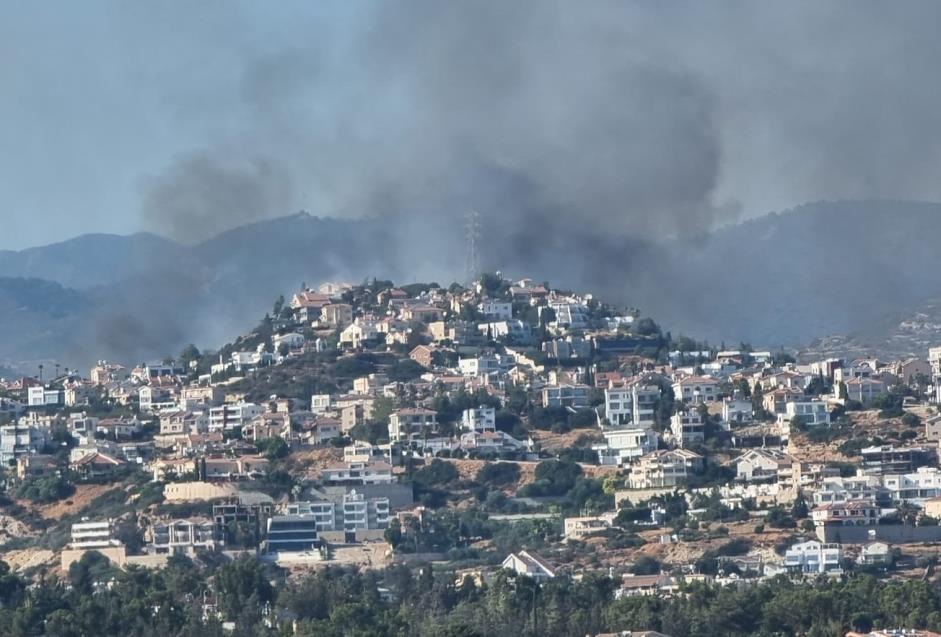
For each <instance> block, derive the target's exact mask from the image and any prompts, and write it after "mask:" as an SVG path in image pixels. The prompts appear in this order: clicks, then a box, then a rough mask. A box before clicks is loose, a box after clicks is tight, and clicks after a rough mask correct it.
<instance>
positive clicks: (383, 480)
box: [320, 460, 395, 486]
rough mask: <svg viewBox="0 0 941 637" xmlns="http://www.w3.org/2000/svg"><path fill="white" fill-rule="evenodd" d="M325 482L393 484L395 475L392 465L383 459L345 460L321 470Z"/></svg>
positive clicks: (321, 477) (321, 478)
mask: <svg viewBox="0 0 941 637" xmlns="http://www.w3.org/2000/svg"><path fill="white" fill-rule="evenodd" d="M320 480H321V481H322V482H323V483H324V484H339V485H354V486H355V485H365V484H393V483H394V482H395V476H394V475H393V473H392V465H390V464H389V463H387V462H384V461H382V460H368V461H365V462H344V463H340V464H335V465H332V466H329V467H327V468H326V469H324V470H323V471H321V472H320Z"/></svg>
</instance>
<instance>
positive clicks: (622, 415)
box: [604, 383, 660, 428]
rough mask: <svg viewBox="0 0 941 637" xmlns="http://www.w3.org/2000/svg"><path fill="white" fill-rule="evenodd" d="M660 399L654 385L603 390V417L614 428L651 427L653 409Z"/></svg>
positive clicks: (626, 386)
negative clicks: (629, 426) (628, 426)
mask: <svg viewBox="0 0 941 637" xmlns="http://www.w3.org/2000/svg"><path fill="white" fill-rule="evenodd" d="M659 399H660V388H659V387H657V386H656V385H641V384H638V383H631V384H629V385H621V386H615V387H608V388H607V389H605V390H604V408H605V417H606V418H607V420H608V423H610V424H611V425H614V426H624V425H633V426H634V427H641V428H648V427H653V425H654V422H655V408H656V405H657V400H659Z"/></svg>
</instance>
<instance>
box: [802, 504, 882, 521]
mask: <svg viewBox="0 0 941 637" xmlns="http://www.w3.org/2000/svg"><path fill="white" fill-rule="evenodd" d="M810 517H811V519H813V521H814V525H816V526H818V527H821V526H874V525H876V524H879V518H880V517H881V509H880V508H879V506H877V505H876V504H875V503H874V502H873V501H871V500H850V501H848V502H831V503H829V504H821V505H820V506H818V507H815V508H814V509H813V511H811V512H810Z"/></svg>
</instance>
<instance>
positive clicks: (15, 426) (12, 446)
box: [0, 419, 49, 465]
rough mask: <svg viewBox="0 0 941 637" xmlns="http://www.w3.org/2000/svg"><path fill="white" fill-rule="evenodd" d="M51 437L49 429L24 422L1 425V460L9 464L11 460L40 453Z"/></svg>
mask: <svg viewBox="0 0 941 637" xmlns="http://www.w3.org/2000/svg"><path fill="white" fill-rule="evenodd" d="M48 438H49V429H48V428H46V427H42V426H38V425H31V424H27V423H24V422H23V419H21V420H20V421H17V422H12V423H8V424H6V425H2V426H0V462H2V463H3V464H4V465H9V464H10V462H11V461H14V460H16V459H17V458H19V457H20V456H23V455H26V454H29V453H39V452H40V451H42V448H43V447H44V446H45V445H46V441H47V440H48Z"/></svg>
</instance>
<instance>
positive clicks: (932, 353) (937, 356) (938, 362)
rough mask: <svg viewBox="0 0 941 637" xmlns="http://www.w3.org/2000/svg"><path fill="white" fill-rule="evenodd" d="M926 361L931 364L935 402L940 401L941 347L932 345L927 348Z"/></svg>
mask: <svg viewBox="0 0 941 637" xmlns="http://www.w3.org/2000/svg"><path fill="white" fill-rule="evenodd" d="M928 363H929V364H930V365H931V376H932V382H933V383H934V391H935V402H937V403H941V347H932V348H931V349H929V350H928Z"/></svg>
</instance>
